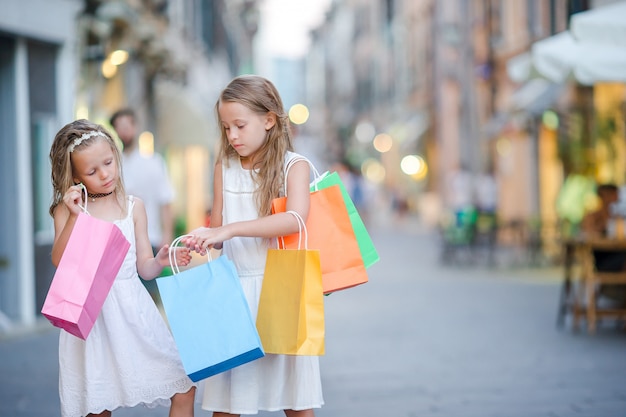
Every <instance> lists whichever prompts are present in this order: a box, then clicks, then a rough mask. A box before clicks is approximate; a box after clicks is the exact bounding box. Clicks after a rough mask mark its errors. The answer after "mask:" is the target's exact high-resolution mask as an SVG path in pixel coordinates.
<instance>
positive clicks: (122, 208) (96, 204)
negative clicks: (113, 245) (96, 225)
mask: <svg viewBox="0 0 626 417" xmlns="http://www.w3.org/2000/svg"><path fill="white" fill-rule="evenodd" d="M93 200H94V198H91V197H90V198H89V199H88V201H87V212H89V214H90V215H91V216H93V217H96V218H98V219H101V220H106V221H109V222H113V221H116V220H120V219H123V218H124V217H126V205H125V204H124V203H123V200H122V198H121V197H118V193H116V192H115V191H114V192H113V193H111V194H109V195H106V196H103V197H99V198H95V201H93Z"/></svg>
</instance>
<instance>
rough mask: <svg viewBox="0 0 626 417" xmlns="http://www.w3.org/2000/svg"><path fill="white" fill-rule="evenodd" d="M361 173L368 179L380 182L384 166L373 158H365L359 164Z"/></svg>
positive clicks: (383, 178) (376, 182)
mask: <svg viewBox="0 0 626 417" xmlns="http://www.w3.org/2000/svg"><path fill="white" fill-rule="evenodd" d="M361 173H362V174H363V176H364V177H365V178H366V179H367V180H368V181H371V182H373V183H375V184H380V183H382V182H383V181H384V180H385V174H386V172H385V167H384V166H382V164H381V163H380V162H378V161H377V160H375V159H371V158H369V159H366V160H365V161H363V163H362V164H361Z"/></svg>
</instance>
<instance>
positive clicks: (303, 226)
mask: <svg viewBox="0 0 626 417" xmlns="http://www.w3.org/2000/svg"><path fill="white" fill-rule="evenodd" d="M285 213H289V214H291V215H292V216H294V217H295V218H296V220H297V221H298V250H300V245H301V242H302V241H303V239H304V249H305V250H308V249H309V244H308V240H309V234H308V232H307V230H306V224H305V223H304V220H303V219H302V216H300V214H299V213H298V212H297V211H293V210H288V211H286V212H285ZM303 231H304V234H303V233H302V232H303ZM280 240H281V242H282V245H283V247H285V239H284V236H281V237H280Z"/></svg>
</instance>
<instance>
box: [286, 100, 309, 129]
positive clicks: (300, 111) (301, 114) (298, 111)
mask: <svg viewBox="0 0 626 417" xmlns="http://www.w3.org/2000/svg"><path fill="white" fill-rule="evenodd" d="M289 120H291V122H292V123H294V124H297V125H301V124H303V123H306V121H307V120H309V109H308V107H307V106H305V105H304V104H294V105H293V106H291V108H289Z"/></svg>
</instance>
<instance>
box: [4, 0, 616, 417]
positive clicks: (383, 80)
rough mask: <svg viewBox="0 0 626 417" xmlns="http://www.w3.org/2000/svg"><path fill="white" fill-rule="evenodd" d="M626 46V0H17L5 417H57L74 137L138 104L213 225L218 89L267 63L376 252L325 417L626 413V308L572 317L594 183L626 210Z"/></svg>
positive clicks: (145, 124) (340, 352) (334, 369)
mask: <svg viewBox="0 0 626 417" xmlns="http://www.w3.org/2000/svg"><path fill="white" fill-rule="evenodd" d="M625 39H626V1H625V0H527V1H514V0H420V1H412V0H306V1H294V0H0V196H2V198H0V362H1V364H2V365H1V370H2V374H1V375H0V383H1V385H0V415H1V416H7V417H14V416H40V417H45V416H53V415H57V410H58V407H57V404H56V403H55V401H58V398H57V390H56V387H55V384H56V380H55V378H56V369H55V366H56V363H57V358H56V338H57V334H56V331H55V330H54V329H51V328H50V326H48V324H47V322H45V320H44V319H43V318H42V316H41V314H40V311H41V307H42V305H43V302H44V299H45V297H46V294H47V291H48V288H49V286H50V282H51V280H52V277H53V275H54V272H55V271H54V268H53V266H52V264H51V261H50V252H51V247H52V241H53V237H54V228H53V224H52V219H51V217H50V215H49V213H48V209H49V205H50V202H51V199H52V187H51V182H50V162H49V159H48V154H49V151H50V145H51V143H52V140H53V138H54V135H55V133H56V132H57V131H58V130H59V129H60V128H61V127H62V126H63V125H65V124H66V123H68V122H70V121H72V120H74V119H78V118H87V119H89V120H91V121H94V122H97V123H100V124H102V125H104V126H105V127H107V128H109V129H111V126H110V125H109V118H110V116H111V115H112V113H113V112H115V111H116V110H118V109H120V108H122V107H130V108H132V109H134V110H135V111H136V112H137V114H138V116H139V124H140V132H141V134H140V135H139V140H138V143H139V145H138V147H139V152H141V153H142V154H144V155H150V154H159V155H162V156H163V158H164V160H165V162H166V166H167V170H168V172H169V175H170V176H171V181H172V185H173V187H174V189H175V194H176V200H175V203H174V205H173V211H174V215H175V217H176V231H175V232H176V234H177V235H180V234H183V233H185V232H186V231H188V230H191V229H193V228H196V227H198V226H202V225H206V224H208V223H209V222H210V213H209V208H210V207H211V205H212V201H211V195H212V190H211V188H212V183H213V178H212V173H213V165H214V162H215V158H216V151H217V147H218V140H219V132H218V129H217V126H216V121H215V113H214V105H215V101H216V99H217V96H218V94H219V92H220V91H221V90H222V89H223V88H224V87H225V86H226V85H227V84H228V82H229V81H230V80H231V79H232V78H233V77H235V76H237V75H240V74H248V73H255V74H259V75H263V76H265V77H267V78H269V79H270V80H271V81H273V82H274V83H275V85H276V86H277V88H278V90H279V92H280V94H281V97H282V98H283V102H284V104H285V107H286V109H288V110H289V118H290V120H291V124H292V127H293V133H294V135H295V147H296V151H298V152H300V153H302V154H304V155H306V156H307V157H309V158H310V159H311V160H312V161H313V163H314V164H315V166H316V167H317V169H318V171H320V172H324V171H326V170H334V171H337V172H338V173H339V174H340V175H341V178H342V180H343V182H344V184H345V185H346V187H347V189H348V191H349V192H350V195H351V197H352V199H353V201H354V202H355V204H356V206H357V209H358V210H359V213H360V214H361V216H362V218H363V219H364V221H365V223H366V225H367V226H368V228H369V229H370V230H371V231H372V233H373V234H374V235H375V237H376V244H377V248H378V250H379V252H380V253H381V261H380V262H379V263H378V264H376V265H374V266H373V267H372V268H371V270H370V272H371V280H372V282H371V283H369V284H367V285H365V286H363V287H362V288H356V289H354V290H351V291H350V292H349V293H346V294H337V296H336V297H335V296H334V295H333V296H331V297H329V298H328V299H327V300H326V302H327V306H328V315H329V320H328V351H329V353H328V355H327V356H326V357H325V358H324V362H323V366H324V368H325V369H324V390H325V396H326V399H327V402H328V406H327V407H325V408H323V409H322V410H321V411H320V413H319V415H321V416H322V417H323V416H330V415H333V416H335V415H344V416H350V415H354V416H356V415H358V416H369V415H372V416H373V415H378V416H381V415H382V416H385V415H406V416H413V415H414V416H418V415H419V416H421V415H445V416H459V415H463V416H474V415H475V416H488V415H493V416H518V415H519V416H535V415H537V416H543V415H545V416H570V415H571V416H577V415H585V416H594V417H613V416H620V417H621V416H626V405H625V401H626V400H625V398H626V384H625V383H624V378H625V375H626V372H624V364H626V361H625V360H624V359H625V358H624V352H626V350H625V349H624V348H625V347H626V346H625V332H624V328H623V324H624V317H626V316H623V317H622V318H621V319H618V320H615V319H611V318H605V319H603V320H601V321H600V323H599V328H598V330H597V331H596V333H595V334H593V333H592V332H588V331H587V323H586V322H585V320H584V317H583V320H582V321H581V326H580V328H579V329H578V330H576V329H574V326H573V321H572V314H571V313H572V312H573V311H574V310H575V309H572V302H573V300H574V299H575V297H574V296H575V295H577V294H578V295H579V297H578V301H579V303H578V304H577V305H578V306H579V307H580V308H579V310H577V311H584V310H585V305H584V302H583V301H586V300H587V301H588V299H583V298H582V294H584V293H583V292H582V290H581V285H580V281H581V277H582V276H583V275H582V273H581V270H582V269H581V268H582V266H584V265H585V264H584V262H582V258H581V257H579V256H578V255H577V254H578V252H577V250H575V249H572V242H573V241H576V239H578V238H579V237H580V230H581V222H582V219H583V216H584V215H585V214H586V213H588V212H590V211H593V210H595V209H597V208H598V207H599V201H598V197H597V196H596V194H595V190H596V186H597V185H599V184H613V185H615V186H617V187H618V189H619V194H620V195H619V199H618V201H617V202H616V203H615V204H614V207H613V208H614V209H613V210H612V212H611V213H612V215H614V217H615V218H616V219H618V218H619V219H622V221H623V218H624V217H626V42H625V41H624V40H625ZM111 130H112V129H111ZM120 146H121V144H120ZM621 237H622V238H623V237H624V236H621ZM586 276H589V274H587V275H586ZM592 287H593V286H591V287H589V288H592ZM339 300H341V302H340V301H339ZM603 301H606V300H599V302H603ZM622 307H624V306H622ZM557 312H560V314H558V315H557ZM622 312H623V313H624V314H626V310H622ZM389 361H390V362H389ZM22 369H23V370H22ZM40 396H41V397H40ZM37 407H41V408H37ZM617 410H619V411H617ZM124 412H126V413H128V414H122V412H120V413H119V414H120V415H128V416H131V415H143V414H141V412H143V411H133V410H128V411H124ZM20 413H21V414H20ZM133 413H139V414H133Z"/></svg>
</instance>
